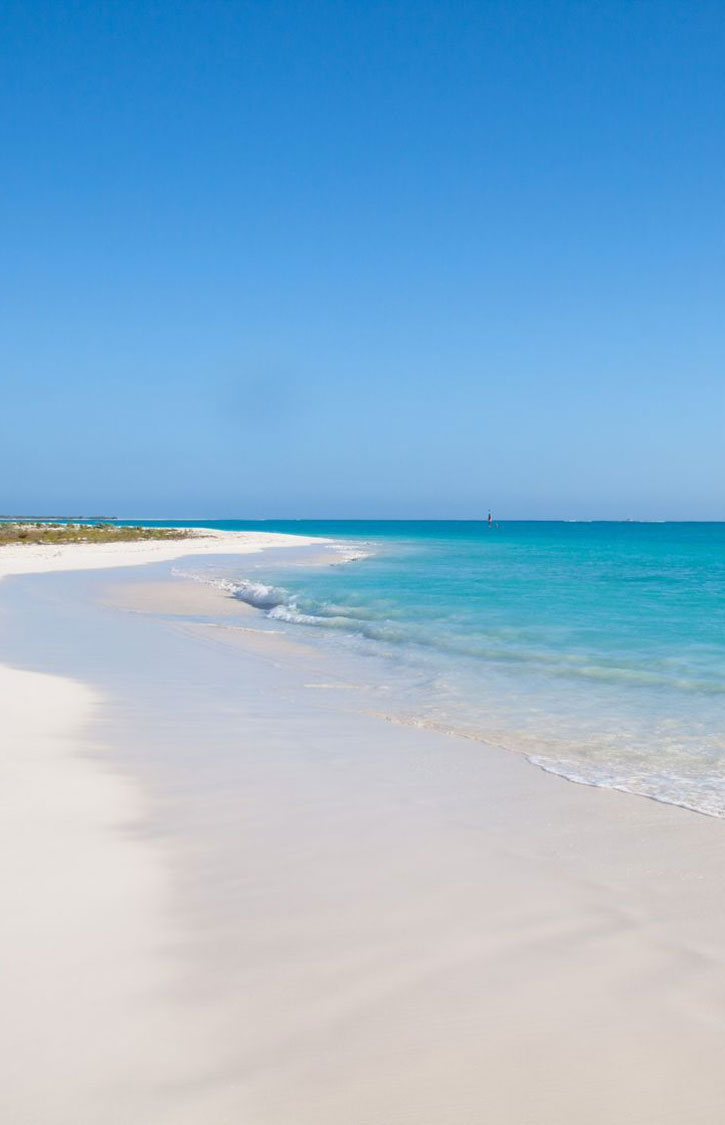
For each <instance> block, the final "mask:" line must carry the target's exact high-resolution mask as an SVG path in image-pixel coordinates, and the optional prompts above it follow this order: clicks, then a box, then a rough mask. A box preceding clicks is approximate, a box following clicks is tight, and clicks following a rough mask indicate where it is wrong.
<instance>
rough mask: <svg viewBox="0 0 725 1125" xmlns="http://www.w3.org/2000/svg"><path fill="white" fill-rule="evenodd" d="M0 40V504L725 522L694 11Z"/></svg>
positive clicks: (307, 16)
mask: <svg viewBox="0 0 725 1125" xmlns="http://www.w3.org/2000/svg"><path fill="white" fill-rule="evenodd" d="M0 43H1V44H2V46H1V47H0V51H1V52H2V55H3V57H2V60H0V61H1V62H2V72H3V79H2V101H3V108H2V113H1V114H0V145H1V150H2V153H3V169H4V170H3V235H2V243H3V255H2V256H3V270H2V280H1V284H2V309H1V313H0V315H1V318H2V321H1V330H2V369H3V373H2V385H3V387H2V420H1V421H0V511H5V512H13V511H18V510H31V511H39V510H41V509H42V510H43V512H46V511H48V512H52V511H58V510H60V509H64V510H66V511H68V510H72V511H88V510H91V509H92V510H103V511H106V512H111V513H117V514H120V515H126V516H146V517H153V516H156V517H158V518H163V517H168V518H176V517H183V516H188V517H192V516H196V517H204V516H209V517H211V516H217V517H221V516H227V517H235V516H237V517H240V518H253V517H265V516H269V517H283V516H291V517H295V516H302V517H303V516H313V517H334V516H339V517H355V516H360V517H376V516H377V517H386V516H391V517H392V516H398V517H405V516H411V517H426V516H431V517H446V516H451V517H454V518H458V517H466V516H479V515H480V512H481V509H486V508H487V507H488V506H489V505H492V506H493V507H494V509H495V511H496V512H497V513H498V514H500V515H501V516H502V517H505V516H510V517H512V518H513V517H534V518H535V517H556V516H600V517H618V516H637V517H648V516H651V517H654V518H662V517H672V518H715V519H718V518H725V499H724V497H723V483H722V482H723V472H722V470H723V438H722V431H723V417H724V411H723V407H724V406H725V378H724V377H723V376H724V375H725V371H724V363H723V361H724V359H725V329H724V327H723V325H724V323H725V318H724V317H723V309H724V308H725V280H724V273H723V262H724V260H725V256H724V250H725V245H724V243H725V237H724V235H725V231H724V227H723V199H724V198H725V116H724V115H723V112H722V109H723V105H725V67H724V66H723V58H725V14H724V12H723V7H722V4H721V3H699V2H697V0H690V2H688V3H681V4H676V3H670V2H668V0H659V2H652V3H649V2H623V0H620V2H618V3H596V2H592V3H583V2H581V3H561V2H557V0H548V2H546V3H538V2H535V0H530V2H528V3H518V2H513V0H510V2H507V3H486V2H485V0H478V2H476V3H459V2H454V0H449V2H447V3H427V2H426V0H415V2H410V3H407V2H399V3H395V2H390V3H385V4H378V3H374V2H370V0H368V2H365V3H363V2H359V3H350V2H345V0H335V2H334V3H333V2H331V3H318V2H315V0H307V2H298V3H273V2H269V3H243V2H229V3H220V2H217V0H204V2H199V3H189V2H185V0H173V2H167V0H158V2H156V3H154V2H150V0H145V2H144V3H136V2H134V0H124V2H123V3H119V4H111V3H100V2H98V0H96V2H94V3H87V2H84V0H76V2H74V3H67V2H63V0H52V2H49V3H38V2H36V0H20V2H19V0H6V2H5V4H4V5H3V6H2V10H1V13H0Z"/></svg>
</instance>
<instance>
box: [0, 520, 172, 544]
mask: <svg viewBox="0 0 725 1125" xmlns="http://www.w3.org/2000/svg"><path fill="white" fill-rule="evenodd" d="M189 537H190V533H189V532H188V531H185V530H184V529H183V528H179V527H142V526H141V525H140V524H139V525H138V526H136V527H131V526H121V525H119V524H113V523H45V522H41V521H38V522H37V523H36V522H33V523H31V522H28V523H0V546H2V544H4V543H130V542H135V541H137V540H146V539H188V538H189Z"/></svg>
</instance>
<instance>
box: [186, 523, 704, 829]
mask: <svg viewBox="0 0 725 1125" xmlns="http://www.w3.org/2000/svg"><path fill="white" fill-rule="evenodd" d="M200 526H203V524H202V525H200ZM206 526H215V527H227V528H230V529H242V528H249V529H256V530H268V531H285V532H296V533H300V534H305V535H320V536H327V537H331V538H333V539H334V540H336V541H337V542H338V543H339V544H340V550H338V553H337V555H336V561H338V562H339V563H340V565H334V566H325V567H321V566H319V565H305V564H304V563H302V564H301V565H300V564H299V563H298V564H297V565H294V566H287V565H285V564H284V563H283V562H280V561H279V556H278V555H277V556H276V557H275V558H274V559H272V558H271V557H270V559H269V560H268V561H265V558H264V556H258V557H256V558H255V560H254V562H253V563H252V561H251V559H250V560H249V561H247V560H245V559H244V558H241V559H237V560H235V562H234V564H233V566H231V567H227V569H226V571H225V572H224V573H222V572H221V571H220V570H219V568H218V567H217V568H216V570H213V568H212V570H210V569H209V564H203V563H201V562H199V563H198V565H197V566H196V571H197V575H198V576H199V577H206V578H207V579H208V580H211V581H222V580H223V581H226V582H229V583H231V585H232V587H233V589H234V591H235V594H236V596H238V597H240V598H242V599H243V600H245V601H248V602H250V603H251V604H252V605H255V606H257V607H258V609H259V612H260V620H262V619H263V620H264V621H265V622H267V623H268V624H269V627H274V628H277V629H279V628H283V629H285V630H291V631H293V632H298V631H301V632H304V633H305V635H306V637H307V638H308V639H309V640H310V641H311V642H312V643H314V644H319V645H322V646H323V647H324V648H326V649H327V650H328V651H331V652H332V653H333V655H335V656H336V658H337V661H338V665H339V666H340V667H343V666H344V667H345V668H346V669H349V668H350V667H352V665H353V664H354V662H355V661H357V662H358V663H357V667H358V668H359V667H360V665H359V662H360V660H361V659H364V660H365V664H364V675H365V677H367V678H368V679H369V680H370V682H371V683H374V684H375V685H376V689H377V694H376V695H375V698H374V702H371V703H370V704H369V707H370V709H376V710H378V711H383V712H384V713H386V714H388V715H389V716H390V717H391V718H394V719H398V720H401V721H406V722H416V723H420V724H425V725H430V726H434V727H437V728H442V729H446V730H453V731H456V732H457V733H459V734H462V735H466V736H467V737H470V738H474V739H479V740H481V741H482V742H488V743H493V744H496V745H499V746H503V747H506V748H508V749H510V750H513V751H518V752H520V753H524V754H526V755H527V756H528V757H529V758H530V759H531V760H532V761H534V762H535V763H537V764H538V765H540V766H542V767H543V768H545V769H547V770H551V771H553V772H556V773H559V774H562V775H564V776H566V777H568V778H570V779H572V780H576V781H581V782H586V783H589V784H594V785H604V786H610V787H615V788H620V789H625V790H629V791H632V792H635V793H639V794H643V795H646V796H650V797H654V798H657V799H659V800H663V801H670V802H674V803H677V804H681V805H685V806H687V807H690V808H692V809H696V810H698V811H701V812H707V813H711V814H716V815H723V814H724V813H725V524H719V523H708V524H705V523H659V524H646V523H609V522H608V523H596V522H593V523H582V522H577V523H564V522H562V523H557V522H510V521H500V522H499V523H498V524H497V525H495V526H494V527H493V528H491V529H489V528H488V526H487V525H486V524H485V523H484V522H480V523H476V522H428V521H425V522H387V521H386V522H340V521H323V522H317V521H314V522H313V521H264V522H255V523H246V522H237V521H221V522H218V523H209V524H207V525H206Z"/></svg>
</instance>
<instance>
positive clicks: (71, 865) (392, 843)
mask: <svg viewBox="0 0 725 1125" xmlns="http://www.w3.org/2000/svg"><path fill="white" fill-rule="evenodd" d="M305 542H307V541H305V540H303V539H302V538H301V537H293V536H285V537H280V536H264V537H263V536H260V535H257V534H247V533H236V534H232V533H227V534H226V535H224V534H222V533H214V534H213V536H212V537H210V538H209V539H199V540H198V541H194V542H193V544H192V543H190V542H188V541H186V542H183V541H182V542H180V543H178V544H169V543H144V544H141V543H136V544H128V545H125V546H123V547H122V548H120V547H115V546H114V547H113V549H105V548H104V547H103V546H99V545H93V546H68V547H60V548H58V547H56V548H49V549H47V548H25V547H22V548H20V547H18V548H5V549H3V552H2V554H1V555H0V574H2V575H4V576H5V577H6V581H4V582H2V583H0V640H2V644H3V649H2V660H3V661H4V664H3V666H2V668H0V701H1V702H0V706H1V708H2V734H3V737H2V758H1V759H0V769H1V770H2V778H3V780H2V794H3V797H2V800H3V817H2V821H1V824H2V828H1V831H2V834H3V838H2V849H1V854H2V857H3V858H2V865H3V872H2V887H3V891H2V895H3V901H2V923H1V926H2V943H3V950H2V963H3V966H4V973H3V981H2V994H1V996H0V1013H1V1015H0V1024H1V1027H2V1057H3V1060H4V1068H3V1069H4V1078H3V1082H2V1090H1V1091H0V1107H1V1108H0V1119H2V1120H3V1121H7V1122H12V1123H13V1125H105V1123H106V1122H109V1123H113V1125H116V1123H118V1125H166V1123H168V1125H176V1123H180V1125H185V1123H187V1122H188V1123H193V1125H217V1123H219V1125H221V1123H226V1122H234V1123H235V1125H236V1123H240V1125H241V1123H244V1125H342V1123H344V1125H403V1123H405V1125H408V1123H415V1125H479V1123H486V1125H488V1123H491V1125H582V1123H584V1122H586V1123H587V1125H612V1123H614V1122H616V1123H618V1125H619V1123H624V1125H660V1123H664V1122H673V1123H678V1125H716V1123H718V1125H719V1122H720V1121H721V1119H722V1113H723V1110H722V1107H723V1104H725V1072H724V1071H723V1067H722V1063H721V1054H722V1041H723V1033H724V1032H725V1003H724V999H725V997H724V995H723V994H724V992H725V892H724V891H723V881H722V870H723V867H724V865H725V834H724V833H723V825H722V822H721V821H720V820H717V819H715V818H710V817H704V816H699V815H696V814H693V813H690V812H687V811H685V810H682V809H679V808H675V807H671V806H666V805H661V804H657V803H655V802H653V801H648V800H645V799H642V798H638V797H634V796H631V795H627V794H624V793H615V792H611V791H605V790H598V789H594V788H587V787H584V786H579V785H574V784H570V783H568V782H566V781H563V780H561V779H560V778H556V777H554V776H552V775H550V774H546V773H544V772H542V771H540V770H538V769H536V768H535V767H533V766H531V765H530V764H529V763H527V762H526V761H525V760H524V759H523V758H520V757H517V756H515V755H512V754H508V753H505V752H503V751H497V750H495V749H490V748H484V747H482V746H481V745H479V744H473V743H471V742H468V741H466V740H464V739H459V738H455V737H453V736H446V735H442V734H438V733H434V732H431V731H426V730H418V729H414V728H411V727H406V726H402V725H398V724H392V723H389V722H386V721H384V719H382V718H378V717H376V716H375V715H373V714H371V713H369V712H370V710H371V709H370V708H369V707H366V705H365V704H364V702H361V699H363V698H364V684H363V685H361V684H350V683H348V682H347V681H343V680H342V679H339V680H337V681H336V679H335V676H336V670H335V669H330V668H328V667H326V666H325V665H324V662H323V661H322V659H321V657H320V656H319V654H318V653H313V652H312V651H309V652H308V651H306V650H305V646H304V645H303V644H299V643H295V644H293V643H289V642H288V641H287V640H286V639H285V637H284V636H283V635H276V634H272V633H267V634H262V633H260V632H259V631H257V630H255V629H254V628H253V624H254V611H251V610H250V609H249V608H248V607H241V606H239V604H238V603H234V609H233V610H232V608H231V606H229V605H227V604H226V603H228V602H229V599H228V598H226V597H225V595H224V593H223V592H221V591H215V590H212V589H210V588H208V587H204V588H201V589H200V588H199V587H197V586H194V584H192V583H189V582H188V581H187V580H185V579H183V578H175V577H173V576H171V575H170V574H165V575H159V573H158V568H156V570H155V571H154V573H153V574H149V576H148V577H146V576H145V575H144V574H143V573H141V574H139V576H138V580H137V581H135V582H131V581H126V580H125V579H124V578H123V573H124V572H120V568H126V567H131V566H135V567H140V566H143V565H144V564H152V563H161V562H165V561H170V560H172V559H178V558H182V557H184V556H188V555H190V554H196V553H208V554H210V555H213V554H222V553H224V554H234V553H237V552H239V553H242V552H252V551H257V550H260V549H262V548H263V547H272V546H285V545H286V546H293V545H301V544H303V543H305ZM317 542H319V540H318V541H317ZM104 569H108V570H110V571H112V572H113V573H112V575H111V574H109V581H108V585H107V586H103V585H102V582H101V581H100V580H101V579H102V578H103V575H96V576H95V578H93V580H92V581H91V579H92V575H91V572H92V571H102V570H104ZM81 570H87V571H88V572H89V574H88V575H87V576H86V575H75V574H66V573H65V572H69V571H72V572H75V571H81ZM119 572H120V573H119ZM125 573H128V574H130V573H131V572H130V571H128V572H125ZM23 576H29V577H23ZM84 583H87V586H86V585H84ZM217 603H218V605H219V606H220V610H221V609H223V610H224V614H225V619H227V618H228V624H227V627H225V628H224V629H220V628H215V627H214V626H213V625H211V624H209V623H208V622H204V621H195V620H193V619H192V615H194V614H204V613H207V612H209V611H210V608H212V607H213V606H214V605H215V604H217ZM227 611H228V612H227ZM233 615H236V617H234V616H233ZM69 622H70V623H72V628H70V627H69V626H68V623H69ZM230 686H231V687H233V690H229V689H230ZM313 689H314V690H313ZM333 689H334V690H333ZM366 711H367V712H368V713H366Z"/></svg>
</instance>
